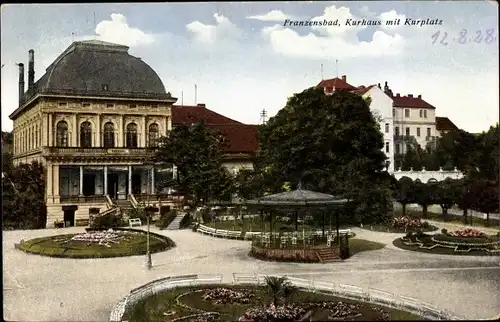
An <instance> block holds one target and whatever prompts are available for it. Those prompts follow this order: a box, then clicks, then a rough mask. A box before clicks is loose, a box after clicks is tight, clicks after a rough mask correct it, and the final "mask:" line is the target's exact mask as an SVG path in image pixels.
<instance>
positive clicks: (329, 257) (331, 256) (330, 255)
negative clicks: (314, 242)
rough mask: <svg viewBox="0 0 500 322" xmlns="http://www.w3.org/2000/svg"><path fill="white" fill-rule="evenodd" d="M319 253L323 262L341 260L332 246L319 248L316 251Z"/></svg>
mask: <svg viewBox="0 0 500 322" xmlns="http://www.w3.org/2000/svg"><path fill="white" fill-rule="evenodd" d="M316 253H317V254H318V257H319V260H320V261H321V262H322V263H331V262H338V261H341V259H340V257H339V255H337V253H335V252H334V251H333V249H331V248H322V249H318V251H317V252H316Z"/></svg>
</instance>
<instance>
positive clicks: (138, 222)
mask: <svg viewBox="0 0 500 322" xmlns="http://www.w3.org/2000/svg"><path fill="white" fill-rule="evenodd" d="M128 224H129V225H130V227H134V226H142V221H141V219H139V218H132V219H129V220H128Z"/></svg>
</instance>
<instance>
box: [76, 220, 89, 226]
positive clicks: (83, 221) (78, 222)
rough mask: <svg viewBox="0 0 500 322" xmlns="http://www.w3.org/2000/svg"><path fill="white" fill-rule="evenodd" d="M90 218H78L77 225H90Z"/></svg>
mask: <svg viewBox="0 0 500 322" xmlns="http://www.w3.org/2000/svg"><path fill="white" fill-rule="evenodd" d="M89 223H90V219H77V220H75V226H88V225H89Z"/></svg>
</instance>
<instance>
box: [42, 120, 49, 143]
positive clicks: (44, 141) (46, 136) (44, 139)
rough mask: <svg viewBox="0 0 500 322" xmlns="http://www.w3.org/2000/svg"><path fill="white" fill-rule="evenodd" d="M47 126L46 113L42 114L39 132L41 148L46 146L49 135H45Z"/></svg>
mask: <svg viewBox="0 0 500 322" xmlns="http://www.w3.org/2000/svg"><path fill="white" fill-rule="evenodd" d="M48 124H49V117H48V115H47V114H46V113H43V114H42V130H41V131H40V134H41V139H42V146H47V145H48V142H49V141H48V138H49V135H48V133H46V131H47V127H48Z"/></svg>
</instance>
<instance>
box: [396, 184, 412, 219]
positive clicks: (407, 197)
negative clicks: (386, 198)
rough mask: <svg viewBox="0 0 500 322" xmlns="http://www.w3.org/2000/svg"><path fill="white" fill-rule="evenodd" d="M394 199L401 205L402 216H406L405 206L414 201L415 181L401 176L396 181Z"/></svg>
mask: <svg viewBox="0 0 500 322" xmlns="http://www.w3.org/2000/svg"><path fill="white" fill-rule="evenodd" d="M395 200H396V201H397V202H399V203H400V204H401V206H403V216H406V206H407V205H409V204H411V203H414V202H415V183H414V182H413V180H412V179H410V178H408V177H402V178H401V179H399V182H398V189H397V191H396V193H395Z"/></svg>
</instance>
